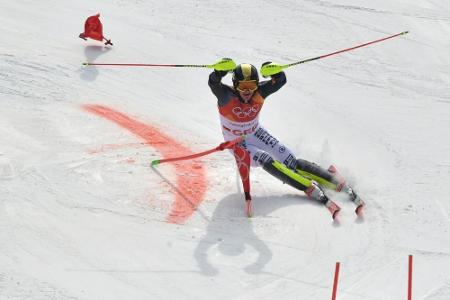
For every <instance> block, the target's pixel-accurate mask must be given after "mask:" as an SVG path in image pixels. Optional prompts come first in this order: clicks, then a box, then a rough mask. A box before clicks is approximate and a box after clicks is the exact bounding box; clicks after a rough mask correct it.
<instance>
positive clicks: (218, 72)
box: [214, 69, 228, 78]
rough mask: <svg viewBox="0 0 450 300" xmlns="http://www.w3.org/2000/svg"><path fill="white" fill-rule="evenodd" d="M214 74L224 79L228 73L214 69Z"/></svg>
mask: <svg viewBox="0 0 450 300" xmlns="http://www.w3.org/2000/svg"><path fill="white" fill-rule="evenodd" d="M214 73H216V75H217V76H218V77H220V78H222V77H225V75H227V73H228V71H219V70H216V69H214Z"/></svg>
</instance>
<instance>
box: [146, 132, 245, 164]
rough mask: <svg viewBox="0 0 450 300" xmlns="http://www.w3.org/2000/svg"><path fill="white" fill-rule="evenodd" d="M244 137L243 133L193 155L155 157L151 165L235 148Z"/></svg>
mask: <svg viewBox="0 0 450 300" xmlns="http://www.w3.org/2000/svg"><path fill="white" fill-rule="evenodd" d="M244 139H245V136H244V135H243V136H241V137H238V138H237V139H234V140H231V141H227V142H223V143H221V144H220V145H219V146H217V147H215V148H213V149H210V150H206V151H203V152H199V153H195V154H191V155H186V156H180V157H172V158H164V159H155V160H153V161H152V163H151V165H152V166H156V165H159V164H162V163H166V162H173V161H179V160H188V159H194V158H197V157H201V156H205V155H208V154H211V153H214V152H217V151H222V150H225V149H231V148H233V146H234V145H236V144H238V143H240V142H241V141H243V140H244Z"/></svg>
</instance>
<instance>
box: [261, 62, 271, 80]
mask: <svg viewBox="0 0 450 300" xmlns="http://www.w3.org/2000/svg"><path fill="white" fill-rule="evenodd" d="M271 63H272V62H271V61H266V62H263V63H262V65H261V68H262V67H264V66H265V65H268V64H271ZM263 77H264V78H267V77H269V76H263Z"/></svg>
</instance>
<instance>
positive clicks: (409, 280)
mask: <svg viewBox="0 0 450 300" xmlns="http://www.w3.org/2000/svg"><path fill="white" fill-rule="evenodd" d="M412 272H413V257H412V255H410V256H409V257H408V300H412Z"/></svg>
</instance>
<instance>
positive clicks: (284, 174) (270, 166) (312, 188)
mask: <svg viewBox="0 0 450 300" xmlns="http://www.w3.org/2000/svg"><path fill="white" fill-rule="evenodd" d="M259 157H264V155H262V154H260V155H259ZM267 157H268V158H267V159H265V161H264V162H262V166H263V169H264V170H265V171H267V172H268V173H269V174H271V175H272V176H274V177H276V178H278V179H280V180H281V181H282V182H283V183H287V184H289V185H290V186H292V187H293V188H296V189H298V190H301V191H303V192H305V194H306V195H307V196H308V197H309V198H311V199H314V200H316V201H318V202H320V203H322V204H324V205H325V206H326V207H327V208H328V210H329V211H330V212H331V214H332V216H333V218H335V216H336V214H337V213H338V212H339V210H340V208H339V206H338V205H337V204H336V203H334V202H333V201H332V200H330V199H329V198H328V197H327V195H326V194H325V193H324V191H323V189H322V188H321V187H320V186H319V185H318V184H317V183H316V182H314V181H313V180H310V179H308V178H306V177H303V176H301V175H300V174H298V173H296V172H294V171H293V170H291V169H290V168H288V167H286V165H284V164H282V163H281V162H279V161H276V160H273V159H272V158H271V157H270V156H269V155H267Z"/></svg>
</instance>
